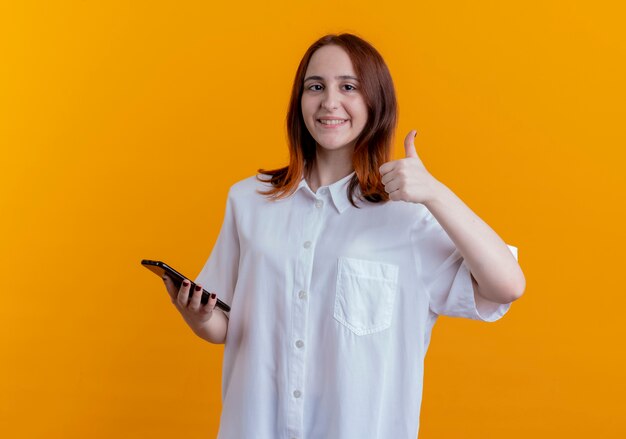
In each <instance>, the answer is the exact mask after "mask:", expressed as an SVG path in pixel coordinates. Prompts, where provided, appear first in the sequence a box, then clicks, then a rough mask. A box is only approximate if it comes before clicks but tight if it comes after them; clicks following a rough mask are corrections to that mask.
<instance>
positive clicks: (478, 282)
mask: <svg viewBox="0 0 626 439" xmlns="http://www.w3.org/2000/svg"><path fill="white" fill-rule="evenodd" d="M431 185H432V196H431V198H430V199H429V200H428V201H426V202H425V203H424V205H425V206H426V207H427V208H428V210H429V211H430V212H431V213H432V214H433V216H434V217H435V218H436V219H437V221H438V222H439V224H441V227H443V229H444V230H445V231H446V233H447V234H448V236H450V239H451V240H452V242H454V244H455V245H456V247H457V248H458V249H459V252H460V253H461V255H463V258H464V259H465V261H466V263H467V266H468V267H469V269H470V271H471V273H472V277H473V278H474V280H475V282H473V283H474V291H475V292H476V294H479V295H480V296H482V297H483V298H485V299H487V300H490V301H492V302H497V303H509V302H513V301H514V300H517V299H519V298H520V297H521V296H522V294H523V293H524V289H525V288H526V279H525V277H524V273H523V272H522V269H521V268H520V266H519V264H518V263H517V261H516V260H515V257H514V256H513V254H512V253H511V250H510V249H509V248H508V246H507V245H506V243H505V242H504V241H503V240H502V239H501V238H500V237H499V236H498V235H497V234H496V232H494V231H493V229H492V228H491V227H489V225H487V223H485V222H484V221H483V220H482V219H480V218H479V217H478V216H477V215H476V214H475V213H474V212H472V210H471V209H470V208H469V207H468V206H467V205H466V204H465V203H463V201H462V200H461V199H460V198H459V197H457V196H456V195H455V194H454V192H452V191H451V190H450V189H449V188H447V187H446V186H445V185H444V184H443V183H441V182H439V181H437V180H435V179H434V178H433V179H432V182H431Z"/></svg>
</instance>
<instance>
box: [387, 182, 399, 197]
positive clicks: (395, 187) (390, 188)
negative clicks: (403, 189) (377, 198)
mask: <svg viewBox="0 0 626 439" xmlns="http://www.w3.org/2000/svg"><path fill="white" fill-rule="evenodd" d="M399 188H400V181H399V180H398V179H397V178H396V179H395V180H391V181H390V182H389V183H387V184H386V185H385V192H387V193H388V194H390V193H392V192H394V191H397V190H398V189H399Z"/></svg>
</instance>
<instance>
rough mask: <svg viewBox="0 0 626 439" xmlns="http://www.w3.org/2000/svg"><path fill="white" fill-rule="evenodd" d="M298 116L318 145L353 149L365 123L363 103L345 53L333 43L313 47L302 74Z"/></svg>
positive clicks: (365, 107)
mask: <svg viewBox="0 0 626 439" xmlns="http://www.w3.org/2000/svg"><path fill="white" fill-rule="evenodd" d="M301 105H302V116H303V118H304V123H305V125H306V127H307V129H308V130H309V133H310V134H311V136H313V138H314V139H315V141H316V142H317V144H318V145H319V147H322V148H324V149H328V150H338V149H343V148H349V149H353V148H354V144H355V143H356V138H357V137H358V135H359V134H360V133H361V131H363V128H364V127H365V124H366V123H367V105H366V104H365V100H364V98H363V95H362V94H361V91H360V84H359V81H358V79H357V78H356V74H355V73H354V68H353V66H352V61H351V60H350V57H349V56H348V53H347V52H346V51H345V50H343V49H342V48H341V47H339V46H336V45H327V46H323V47H321V48H320V49H318V50H316V51H315V53H314V54H313V56H312V57H311V59H310V61H309V65H308V67H307V70H306V73H305V75H304V91H303V93H302V101H301Z"/></svg>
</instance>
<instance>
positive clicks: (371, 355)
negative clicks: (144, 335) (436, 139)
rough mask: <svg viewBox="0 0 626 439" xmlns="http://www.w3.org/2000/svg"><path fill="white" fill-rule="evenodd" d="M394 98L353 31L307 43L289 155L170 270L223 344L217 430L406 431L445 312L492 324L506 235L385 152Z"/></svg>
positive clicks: (514, 287) (191, 312) (209, 336)
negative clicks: (207, 240) (199, 249)
mask: <svg viewBox="0 0 626 439" xmlns="http://www.w3.org/2000/svg"><path fill="white" fill-rule="evenodd" d="M396 113H397V106H396V98H395V92H394V87H393V83H392V80H391V76H390V74H389V71H388V69H387V66H386V65H385V62H384V61H383V59H382V57H381V56H380V54H379V53H378V52H377V51H376V50H375V49H374V48H373V47H372V46H371V45H370V44H368V43H367V42H365V41H364V40H362V39H360V38H358V37H356V36H354V35H351V34H342V35H327V36H325V37H323V38H321V39H319V40H318V41H316V42H315V43H314V44H313V45H312V46H311V47H310V48H309V49H308V50H307V52H306V53H305V55H304V57H303V59H302V61H301V63H300V66H299V67H298V71H297V73H296V77H295V81H294V84H293V90H292V97H291V103H290V107H289V113H288V116H287V128H288V136H289V147H290V163H289V165H288V166H286V167H284V168H281V169H277V170H271V171H264V170H259V174H258V175H256V176H251V177H249V178H246V179H244V180H242V181H239V182H237V183H235V184H234V185H233V186H232V187H231V188H230V191H229V194H228V199H227V203H226V213H225V217H224V223H223V225H222V229H221V231H220V234H219V236H218V238H217V241H216V243H215V246H214V248H213V250H212V252H211V255H210V257H209V259H208V261H207V262H206V265H205V266H204V268H203V269H202V271H201V272H200V274H199V275H198V277H197V279H196V280H195V282H196V283H197V284H199V285H201V286H204V288H205V289H206V290H207V291H212V292H216V293H217V294H218V295H219V296H220V299H221V300H223V301H224V302H226V303H228V304H229V305H231V311H230V313H229V315H226V314H225V313H223V312H222V311H220V310H219V309H214V306H215V301H216V299H215V294H213V295H212V297H211V299H210V300H209V302H208V303H207V304H206V305H202V304H201V303H200V294H199V292H194V294H193V296H192V298H191V299H190V300H189V301H188V300H187V298H188V295H189V284H188V283H187V285H185V284H183V286H182V287H181V288H180V290H177V289H176V288H175V287H174V286H173V284H172V283H171V280H170V279H168V278H167V277H166V278H164V280H165V283H166V287H167V289H168V292H169V294H170V296H171V299H172V301H173V303H174V304H175V306H176V308H177V309H178V311H180V313H181V314H182V316H183V317H184V319H185V321H186V322H187V324H188V325H189V326H190V327H191V329H192V330H193V331H194V332H195V333H196V334H197V335H198V336H200V337H202V338H203V339H206V340H207V341H209V342H212V343H225V348H224V364H223V381H222V399H223V411H222V416H221V423H220V432H219V438H223V439H247V438H268V439H270V438H271V439H277V438H281V439H291V438H307V439H311V438H320V439H344V438H345V439H357V438H358V439H363V438H368V439H373V438H381V439H389V438H394V439H409V438H410V439H414V438H415V437H416V436H417V432H418V428H419V411H420V405H421V396H422V381H423V362H424V356H425V354H426V351H427V348H428V344H429V341H430V334H431V330H432V327H433V325H434V323H435V321H436V319H437V317H438V316H439V315H448V316H457V317H466V318H470V319H476V320H483V321H494V320H497V319H499V318H500V317H502V316H503V315H504V314H505V313H506V312H507V311H508V309H509V307H510V304H511V302H513V301H514V300H516V299H517V298H519V297H520V296H521V295H522V293H523V291H524V288H525V279H524V275H523V273H522V270H521V269H520V267H519V265H518V263H517V256H516V248H515V247H510V246H507V244H505V243H504V242H503V241H502V240H501V239H500V238H499V237H498V235H497V234H496V233H495V232H494V231H493V230H492V229H491V228H490V227H489V226H488V225H487V224H485V223H484V222H483V221H482V220H481V219H480V218H479V217H477V216H476V215H475V214H474V213H473V212H472V211H471V210H470V209H469V208H468V207H467V206H466V205H465V204H464V203H463V202H462V201H461V200H460V199H459V198H458V197H456V196H455V195H454V193H453V192H452V191H451V190H450V189H448V188H447V187H446V186H445V185H444V184H443V183H442V182H440V181H439V180H437V179H436V178H435V177H433V176H432V175H431V174H430V173H429V172H428V171H427V170H426V168H425V167H424V165H423V163H422V162H421V161H420V159H419V157H418V155H417V153H416V151H415V147H414V140H413V139H414V137H415V134H416V132H415V131H411V132H410V133H409V134H408V135H407V136H406V138H405V140H404V146H405V150H406V157H405V158H403V159H400V160H391V153H392V137H393V133H394V129H395V126H396V119H397V114H396Z"/></svg>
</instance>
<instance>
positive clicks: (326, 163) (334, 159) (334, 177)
mask: <svg viewBox="0 0 626 439" xmlns="http://www.w3.org/2000/svg"><path fill="white" fill-rule="evenodd" d="M352 171H354V168H353V167H352V151H348V150H346V151H342V150H337V151H328V150H324V149H323V148H320V147H318V148H317V152H316V156H315V161H314V162H313V164H312V165H311V170H310V172H309V174H308V175H307V176H306V180H307V183H308V185H309V188H311V190H312V191H313V192H317V189H318V188H319V187H321V186H327V185H329V184H332V183H334V182H336V181H338V180H341V179H342V178H344V177H345V176H347V175H348V174H350V173H351V172H352Z"/></svg>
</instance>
